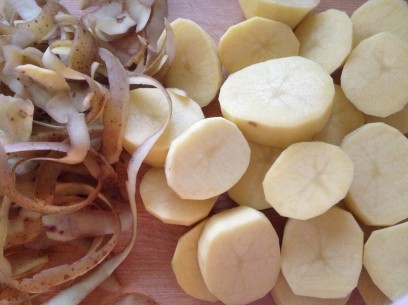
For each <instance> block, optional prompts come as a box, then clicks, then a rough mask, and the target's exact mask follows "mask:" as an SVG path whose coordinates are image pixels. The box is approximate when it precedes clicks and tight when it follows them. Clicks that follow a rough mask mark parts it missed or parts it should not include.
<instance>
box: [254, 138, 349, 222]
mask: <svg viewBox="0 0 408 305" xmlns="http://www.w3.org/2000/svg"><path fill="white" fill-rule="evenodd" d="M352 180H353V163H352V161H351V159H350V157H349V156H348V155H347V154H346V153H344V152H343V151H342V150H341V149H340V148H339V147H338V146H335V145H332V144H327V143H323V142H302V143H296V144H292V145H291V146H289V147H288V148H287V149H285V150H284V151H283V152H282V153H281V154H280V156H279V157H278V159H277V160H276V161H275V163H273V165H272V166H271V168H270V169H269V171H268V172H267V174H266V175H265V178H264V180H263V183H262V185H263V189H264V192H265V198H266V200H267V201H268V202H269V203H270V205H271V206H272V207H273V208H274V209H275V210H276V211H277V212H278V213H279V214H280V215H282V216H286V217H291V218H296V219H309V218H312V217H315V216H318V215H321V214H323V213H324V212H326V211H327V210H328V209H330V208H331V207H332V206H333V205H335V204H336V203H338V202H339V201H340V200H342V199H343V198H344V197H345V196H346V194H347V191H348V189H349V187H350V185H351V182H352Z"/></svg>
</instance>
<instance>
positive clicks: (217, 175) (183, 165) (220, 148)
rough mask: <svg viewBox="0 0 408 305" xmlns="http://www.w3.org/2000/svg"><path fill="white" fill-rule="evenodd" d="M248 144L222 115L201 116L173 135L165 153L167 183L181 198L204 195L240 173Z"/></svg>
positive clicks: (223, 188)
mask: <svg viewBox="0 0 408 305" xmlns="http://www.w3.org/2000/svg"><path fill="white" fill-rule="evenodd" d="M250 154H251V151H250V148H249V145H248V142H247V141H246V139H245V138H244V136H243V134H242V133H241V132H240V130H239V129H238V127H237V126H235V125H234V124H233V123H231V122H229V121H227V120H226V119H224V118H220V117H215V118H208V119H204V120H201V121H199V122H197V123H195V124H194V125H193V126H191V127H190V128H189V129H188V130H187V131H185V132H184V133H183V134H182V135H181V136H179V137H178V138H177V139H175V140H174V141H173V142H172V143H171V145H170V149H169V153H168V154H167V158H166V164H165V171H166V177H167V182H168V184H169V186H170V187H171V188H172V189H173V190H174V191H175V192H176V193H177V194H178V195H179V196H180V197H181V198H184V199H208V198H211V197H214V196H218V195H220V194H222V193H224V192H226V191H227V190H228V189H229V188H231V187H232V186H233V185H234V184H235V183H237V182H238V180H239V179H240V178H241V177H242V175H243V174H244V172H245V170H246V169H247V167H248V164H249V160H250Z"/></svg>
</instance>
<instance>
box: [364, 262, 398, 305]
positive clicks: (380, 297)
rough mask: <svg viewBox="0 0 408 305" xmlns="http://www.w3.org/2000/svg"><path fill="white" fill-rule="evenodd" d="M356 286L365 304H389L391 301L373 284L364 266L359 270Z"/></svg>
mask: <svg viewBox="0 0 408 305" xmlns="http://www.w3.org/2000/svg"><path fill="white" fill-rule="evenodd" d="M357 288H358V292H359V293H360V295H361V297H362V298H363V300H364V302H365V303H366V305H391V303H392V301H391V300H390V299H389V298H388V297H387V296H386V295H385V294H384V293H382V291H381V290H380V289H379V288H378V287H377V286H376V285H375V284H374V282H373V280H372V279H371V277H370V275H369V274H368V272H367V270H366V269H365V268H363V270H361V274H360V278H359V279H358V284H357Z"/></svg>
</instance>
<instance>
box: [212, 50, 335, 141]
mask: <svg viewBox="0 0 408 305" xmlns="http://www.w3.org/2000/svg"><path fill="white" fill-rule="evenodd" d="M333 97H334V84H333V79H332V78H331V77H330V75H329V74H328V73H327V71H326V70H325V69H324V68H323V67H322V66H321V65H319V64H318V63H316V62H313V61H311V60H309V59H306V58H302V57H298V56H293V57H285V58H279V59H271V60H268V61H265V62H262V63H258V64H254V65H252V66H249V67H246V68H244V69H242V70H240V71H237V72H235V73H234V74H231V75H229V77H228V78H227V80H226V81H225V82H224V84H223V85H222V87H221V90H220V95H219V101H220V106H221V111H222V114H223V115H224V117H225V118H227V119H229V120H231V121H232V122H234V123H235V124H237V126H238V127H239V128H240V129H241V130H242V132H243V133H244V135H245V136H246V138H247V139H248V140H249V141H252V142H255V143H259V144H263V145H268V146H274V147H287V146H289V145H290V144H292V143H295V142H300V141H306V140H310V139H311V138H312V137H313V136H314V135H315V134H316V133H317V132H318V131H319V130H320V129H321V128H322V127H323V126H324V125H325V123H326V122H327V120H328V118H329V116H330V112H331V109H332V104H333Z"/></svg>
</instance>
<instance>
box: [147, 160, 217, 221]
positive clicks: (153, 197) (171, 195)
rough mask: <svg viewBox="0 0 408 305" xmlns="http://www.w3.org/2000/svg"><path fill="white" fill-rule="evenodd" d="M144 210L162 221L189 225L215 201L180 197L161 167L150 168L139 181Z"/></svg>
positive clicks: (205, 212) (204, 214) (210, 207)
mask: <svg viewBox="0 0 408 305" xmlns="http://www.w3.org/2000/svg"><path fill="white" fill-rule="evenodd" d="M140 195H141V197H142V200H143V204H144V206H145V208H146V210H147V211H148V212H149V213H150V214H152V215H154V216H155V217H157V218H159V219H160V220H161V221H163V222H164V223H169V224H177V225H184V226H189V225H192V224H194V223H196V222H197V221H199V220H201V219H203V218H205V217H207V216H208V214H209V213H210V211H211V209H212V207H213V206H214V204H215V202H216V201H217V197H214V198H210V199H206V200H185V199H181V198H180V197H179V196H178V195H177V194H176V193H175V192H174V191H173V190H172V189H171V188H170V187H169V186H168V185H167V180H166V175H165V174H164V170H163V169H162V168H151V169H149V170H148V171H147V172H146V174H145V175H144V176H143V179H142V181H141V183H140Z"/></svg>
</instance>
